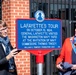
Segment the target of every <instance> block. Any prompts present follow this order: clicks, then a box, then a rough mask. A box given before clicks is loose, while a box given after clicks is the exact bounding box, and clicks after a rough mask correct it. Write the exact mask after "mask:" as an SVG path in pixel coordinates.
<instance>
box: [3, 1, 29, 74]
mask: <svg viewBox="0 0 76 75" xmlns="http://www.w3.org/2000/svg"><path fill="white" fill-rule="evenodd" d="M29 12H30V11H29V0H3V3H2V19H3V20H4V21H5V22H6V23H7V25H8V28H9V30H8V34H9V38H10V41H11V43H12V45H13V46H16V38H15V37H16V35H15V33H16V32H15V30H16V29H15V26H16V19H18V18H22V19H23V18H29V17H30V16H29V15H30V13H29ZM15 63H16V66H17V72H18V75H30V53H29V52H26V51H24V50H22V51H21V52H20V53H19V54H18V55H16V56H15Z"/></svg>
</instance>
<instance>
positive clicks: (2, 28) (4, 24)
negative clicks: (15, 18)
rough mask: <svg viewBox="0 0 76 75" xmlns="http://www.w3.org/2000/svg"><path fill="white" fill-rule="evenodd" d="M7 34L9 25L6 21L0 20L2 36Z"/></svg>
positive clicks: (0, 34)
mask: <svg viewBox="0 0 76 75" xmlns="http://www.w3.org/2000/svg"><path fill="white" fill-rule="evenodd" d="M7 35H8V34H7V25H6V23H5V22H4V21H2V20H0V37H6V36H7Z"/></svg>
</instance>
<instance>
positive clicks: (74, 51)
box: [56, 29, 76, 75]
mask: <svg viewBox="0 0 76 75" xmlns="http://www.w3.org/2000/svg"><path fill="white" fill-rule="evenodd" d="M56 67H57V68H58V69H59V71H61V72H62V73H61V74H60V75H76V29H75V35H74V36H72V37H68V38H66V39H65V41H64V43H63V46H62V50H61V52H60V55H59V56H58V58H57V60H56Z"/></svg>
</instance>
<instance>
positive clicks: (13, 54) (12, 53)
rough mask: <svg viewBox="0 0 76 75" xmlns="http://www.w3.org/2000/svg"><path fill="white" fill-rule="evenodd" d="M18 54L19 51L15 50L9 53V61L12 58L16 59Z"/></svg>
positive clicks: (7, 57)
mask: <svg viewBox="0 0 76 75" xmlns="http://www.w3.org/2000/svg"><path fill="white" fill-rule="evenodd" d="M16 54H18V51H17V49H13V50H12V51H11V52H10V53H9V55H7V56H6V59H7V60H9V59H11V58H12V57H14V56H15V55H16Z"/></svg>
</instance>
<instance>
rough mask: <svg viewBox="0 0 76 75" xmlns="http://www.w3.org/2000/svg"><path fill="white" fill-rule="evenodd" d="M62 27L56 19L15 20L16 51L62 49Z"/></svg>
mask: <svg viewBox="0 0 76 75" xmlns="http://www.w3.org/2000/svg"><path fill="white" fill-rule="evenodd" d="M61 29H62V26H61V21H60V20H58V19H46V20H44V21H43V22H38V21H37V20H35V19H17V24H16V43H17V48H18V49H23V50H34V49H35V50H37V49H40V50H44V49H60V48H61V47H62V35H61V34H62V30H61Z"/></svg>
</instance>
